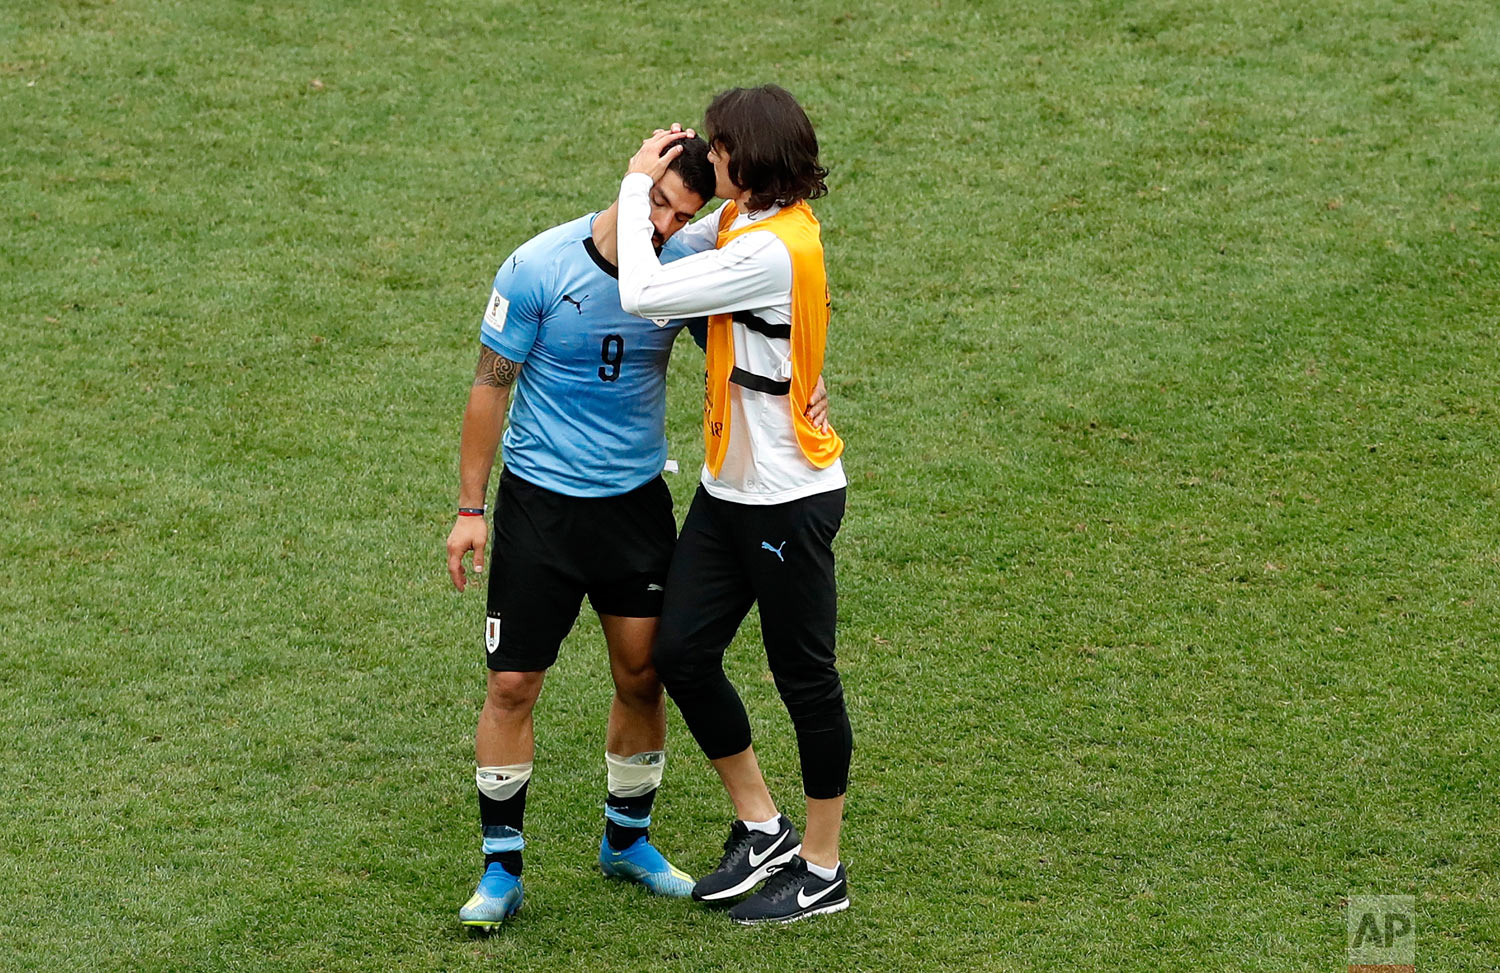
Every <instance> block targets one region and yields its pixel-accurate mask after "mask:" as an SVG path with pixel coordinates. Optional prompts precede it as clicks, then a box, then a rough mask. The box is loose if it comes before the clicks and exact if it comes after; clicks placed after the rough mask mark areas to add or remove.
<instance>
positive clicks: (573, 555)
mask: <svg viewBox="0 0 1500 973" xmlns="http://www.w3.org/2000/svg"><path fill="white" fill-rule="evenodd" d="M495 507H496V512H495V534H494V543H493V544H492V545H491V546H490V565H489V566H490V590H489V601H488V603H487V605H486V608H485V616H486V617H485V625H484V647H485V656H486V661H487V663H488V665H489V667H490V668H491V669H493V670H495V671H496V672H537V671H539V670H542V669H547V668H550V667H551V666H552V664H553V663H554V662H556V661H557V651H558V648H559V646H560V645H561V644H562V640H563V639H564V638H565V637H566V636H567V634H568V632H569V630H570V629H572V627H573V623H574V622H575V621H576V620H577V619H578V610H579V608H580V607H581V606H582V604H583V597H584V595H587V596H588V599H589V604H590V605H592V606H593V608H594V611H596V612H598V613H599V614H601V615H621V616H624V617H627V618H656V617H657V616H659V615H661V605H662V592H663V590H664V587H665V585H666V583H667V567H668V565H670V564H671V562H672V548H673V546H674V545H675V544H676V542H677V521H676V520H675V519H674V518H673V516H672V494H671V491H669V490H668V489H667V484H666V481H664V480H663V479H662V478H661V477H659V476H658V477H656V478H655V479H654V480H651V481H649V482H648V483H646V484H645V485H643V486H640V487H637V488H636V489H634V490H631V491H630V492H629V493H625V494H621V495H619V496H614V497H572V496H568V495H566V494H562V493H555V492H553V491H552V490H547V489H544V488H542V487H539V486H537V485H536V484H534V483H529V482H527V481H526V480H523V479H521V478H520V477H519V476H516V475H515V474H513V473H511V471H510V470H508V469H507V470H503V471H502V472H501V474H500V489H499V491H498V493H497V497H496V500H495Z"/></svg>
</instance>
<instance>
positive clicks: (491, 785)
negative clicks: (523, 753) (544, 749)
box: [474, 764, 531, 801]
mask: <svg viewBox="0 0 1500 973" xmlns="http://www.w3.org/2000/svg"><path fill="white" fill-rule="evenodd" d="M530 779H531V764H510V765H508V766H505V767H478V768H476V769H475V771H474V783H475V784H477V785H479V793H481V794H483V795H484V796H485V797H487V798H489V799H490V800H492V801H508V800H510V799H511V798H512V797H515V796H516V794H517V793H518V792H519V791H520V790H521V788H522V787H524V786H526V782H527V781H528V780H530Z"/></svg>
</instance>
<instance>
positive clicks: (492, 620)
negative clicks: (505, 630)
mask: <svg viewBox="0 0 1500 973" xmlns="http://www.w3.org/2000/svg"><path fill="white" fill-rule="evenodd" d="M499 647H500V619H499V617H498V616H496V615H490V616H488V617H487V618H485V620H484V651H485V652H487V653H489V654H490V655H494V654H495V650H496V649H498V648H499Z"/></svg>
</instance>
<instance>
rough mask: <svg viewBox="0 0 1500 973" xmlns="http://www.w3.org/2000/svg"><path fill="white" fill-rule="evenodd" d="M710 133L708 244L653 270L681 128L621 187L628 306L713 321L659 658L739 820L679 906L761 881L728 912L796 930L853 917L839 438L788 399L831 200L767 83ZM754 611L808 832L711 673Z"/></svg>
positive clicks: (807, 131)
mask: <svg viewBox="0 0 1500 973" xmlns="http://www.w3.org/2000/svg"><path fill="white" fill-rule="evenodd" d="M704 125H705V128H706V129H707V130H708V142H709V145H710V149H711V151H710V154H709V160H710V161H711V162H712V163H713V165H714V171H715V177H716V180H717V186H716V188H715V192H716V193H717V195H719V196H720V197H722V198H724V199H726V200H728V202H726V203H725V204H724V205H723V206H722V207H720V209H719V210H718V211H717V212H716V213H714V214H713V215H712V216H709V217H706V218H705V219H704V220H702V221H700V223H699V224H695V227H694V228H695V229H698V228H699V227H701V226H703V225H704V224H710V221H712V225H713V226H714V227H715V228H716V230H717V235H718V236H717V244H718V247H717V249H715V250H710V251H705V252H703V253H698V254H694V255H692V256H689V257H684V258H683V259H681V260H677V261H673V262H671V263H669V264H663V263H662V262H661V261H660V260H659V259H657V255H656V253H655V252H654V251H653V249H652V247H651V224H650V220H649V210H650V206H649V194H650V192H651V188H652V186H653V184H654V182H655V180H657V179H660V178H662V177H663V176H664V174H665V171H666V167H667V165H668V164H669V163H670V162H671V159H672V157H673V155H674V154H675V153H674V150H673V149H674V148H675V147H670V148H669V147H668V146H671V144H672V143H673V142H674V141H675V140H677V139H680V138H682V137H683V136H684V134H686V133H679V132H658V133H657V134H656V135H653V136H652V137H651V138H649V139H647V140H646V141H645V142H644V143H643V144H642V147H641V150H640V152H639V153H637V155H636V156H635V157H634V158H633V159H632V160H631V163H630V170H629V172H628V173H627V175H626V176H625V178H624V179H623V180H622V182H621V184H620V195H619V229H618V239H617V244H618V252H619V258H620V302H621V305H622V307H624V309H625V310H626V311H627V312H629V313H633V314H638V315H641V316H642V317H648V318H652V319H659V320H665V319H668V318H681V317H691V316H695V315H706V316H708V321H709V323H708V342H707V349H706V350H707V354H708V361H707V390H706V393H705V399H704V417H703V433H704V449H705V458H704V465H703V473H702V476H701V483H700V486H699V488H698V492H697V494H696V496H694V498H693V503H692V507H691V509H690V510H689V511H688V515H687V519H686V521H685V522H684V523H683V526H682V532H681V536H680V538H679V540H678V546H677V550H676V553H675V555H674V556H673V559H672V565H671V568H670V569H669V572H668V576H667V584H666V589H667V590H666V599H665V604H664V605H663V607H662V622H661V629H660V631H659V633H658V636H657V640H656V648H655V651H654V653H653V659H654V661H655V664H656V669H657V672H658V674H659V675H660V677H661V680H662V683H663V684H664V685H665V686H666V689H667V692H668V694H669V695H671V697H672V699H673V701H674V702H675V703H676V704H677V706H678V708H679V709H680V710H681V711H682V715H683V719H684V720H685V721H686V723H687V725H688V728H689V729H690V730H691V731H692V733H693V736H694V738H695V739H696V740H697V741H698V745H699V746H700V747H702V749H703V752H704V754H705V755H706V756H707V757H708V758H709V759H710V761H712V763H713V765H714V769H715V770H716V771H718V773H719V777H720V779H721V780H722V781H723V783H724V787H725V789H726V790H727V791H728V792H729V797H730V799H731V801H732V802H733V804H734V808H735V814H736V818H737V820H736V821H735V822H734V823H733V825H732V826H731V828H730V833H729V839H728V841H726V842H725V845H724V857H723V859H722V860H721V861H720V863H719V866H718V868H716V869H715V870H714V871H712V872H711V873H709V874H708V875H705V876H704V877H703V878H701V879H700V880H699V881H698V882H697V884H696V885H695V886H694V888H693V897H694V898H695V899H698V900H700V901H723V900H727V899H730V898H734V897H736V896H740V895H743V894H744V893H746V892H750V891H751V890H752V889H755V887H756V886H757V885H760V884H761V883H762V882H763V881H764V882H765V884H764V885H763V886H761V888H760V889H759V890H758V891H756V892H755V893H754V894H753V895H751V896H749V897H748V898H746V899H745V900H744V901H742V902H740V903H738V904H737V905H735V906H734V907H733V908H732V909H731V910H730V913H729V914H730V916H731V918H733V919H734V920H735V921H737V922H741V923H747V924H748V923H767V922H792V921H794V920H797V919H801V918H804V917H807V916H811V915H817V914H819V913H825V912H837V911H840V910H842V909H846V908H848V906H849V890H848V880H847V874H846V872H845V869H844V866H843V864H842V863H841V862H840V861H839V830H840V826H841V824H842V821H843V810H844V792H845V790H846V789H847V787H848V781H849V760H850V755H851V753H852V749H853V736H852V733H851V731H850V727H849V717H848V713H847V711H846V709H845V706H844V691H843V686H842V684H841V683H840V680H839V674H838V669H837V668H836V666H835V657H834V629H835V622H836V615H837V610H836V606H837V596H836V588H835V582H834V557H833V549H832V542H833V538H834V535H835V534H837V533H838V529H839V524H840V522H841V521H842V519H843V514H844V496H845V487H846V485H847V480H846V479H845V476H844V470H843V465H842V463H841V461H840V459H839V457H840V454H841V453H842V452H843V447H844V444H843V441H842V440H841V439H839V437H838V436H837V435H836V434H835V433H834V432H833V430H832V429H831V428H829V427H828V426H827V425H826V424H816V423H814V422H813V421H812V420H810V419H809V418H808V417H807V415H806V414H805V413H804V412H803V411H802V410H800V409H795V408H792V407H791V403H799V402H806V401H807V400H808V395H809V393H810V391H811V390H812V388H813V386H814V384H815V383H816V381H817V379H818V376H819V375H820V373H821V372H822V368H823V351H824V346H825V343H826V340H827V332H828V318H829V298H828V283H827V274H826V271H825V269H824V264H823V246H822V241H821V237H820V235H819V227H818V221H817V220H816V219H815V218H814V217H813V213H812V209H811V207H809V206H808V204H807V200H809V199H815V198H817V197H819V196H822V195H823V194H824V193H825V192H827V187H826V185H825V184H824V177H825V176H826V175H827V170H826V169H824V168H823V167H822V166H821V165H819V163H818V141H817V137H816V135H815V134H814V132H813V128H812V124H811V123H810V122H809V121H808V118H807V115H806V113H804V112H803V110H802V108H801V106H800V105H798V104H797V102H796V100H795V99H794V98H793V97H792V96H791V94H789V93H788V92H787V91H785V90H784V89H782V88H779V87H776V86H775V85H765V86H762V87H759V88H749V89H745V88H737V89H733V90H730V91H726V92H724V93H722V94H720V95H719V96H717V97H716V98H715V99H714V100H713V102H712V103H711V104H710V105H709V106H708V110H707V112H706V113H705V115H704ZM664 148H666V152H665V154H663V149H664ZM751 604H758V605H759V608H760V618H761V627H762V632H763V635H764V640H765V649H766V658H767V660H768V662H769V664H770V668H771V674H772V676H773V677H774V679H775V681H776V688H777V690H778V691H779V692H780V694H781V698H782V700H783V702H784V703H785V704H786V707H787V711H788V712H789V713H790V715H791V718H792V724H793V726H794V728H795V730H796V734H797V747H798V752H799V755H800V758H801V765H802V785H803V791H804V793H805V795H806V798H807V830H806V836H805V837H799V836H798V833H797V829H796V828H795V827H794V826H793V824H792V822H791V821H790V820H788V819H787V817H786V816H785V815H782V814H781V813H779V812H778V811H777V809H776V805H775V803H774V802H773V801H772V799H771V795H770V792H769V791H768V790H767V788H766V784H765V780H764V779H763V778H762V776H761V772H760V766H759V764H758V763H757V761H756V758H755V751H754V749H753V748H752V747H751V744H750V723H749V720H748V718H747V716H746V714H745V708H744V705H743V703H742V702H741V701H740V698H739V695H738V694H737V693H736V692H735V690H734V687H733V686H732V685H731V684H730V683H729V681H728V679H727V678H726V677H725V675H724V668H723V658H724V651H725V649H726V648H727V647H728V645H729V643H730V641H731V640H732V639H733V637H734V634H735V631H736V630H737V629H738V628H739V625H740V622H741V621H743V619H744V617H745V615H746V613H747V612H748V611H749V609H750V606H751ZM767 879H769V881H766V880H767Z"/></svg>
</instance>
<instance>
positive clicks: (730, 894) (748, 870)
mask: <svg viewBox="0 0 1500 973" xmlns="http://www.w3.org/2000/svg"><path fill="white" fill-rule="evenodd" d="M777 823H778V824H780V825H781V830H780V831H777V832H776V833H775V834H765V833H763V832H760V831H751V830H750V829H749V828H747V827H745V823H744V822H743V821H736V822H735V823H734V825H733V826H732V827H731V828H730V829H729V840H728V841H726V842H724V857H723V858H720V859H719V867H718V868H715V869H714V870H713V871H711V872H709V873H708V874H707V875H705V876H703V877H702V878H700V879H698V884H697V885H694V886H693V898H695V899H697V900H698V901H699V902H717V901H719V900H721V899H732V898H734V897H735V896H736V895H742V894H744V893H745V892H748V891H750V890H751V889H752V888H754V887H755V886H756V885H757V884H758V883H760V882H763V881H765V880H766V879H767V878H769V877H770V876H771V874H772V873H773V872H775V871H776V870H777V869H778V868H780V867H781V866H783V865H785V864H786V863H787V862H789V861H791V860H792V857H793V856H795V855H796V854H797V852H799V851H801V850H802V836H801V835H800V834H798V833H797V829H796V828H794V827H792V822H790V821H788V820H787V817H786V815H785V814H783V815H782V816H781V817H780V819H779V820H778V822H777Z"/></svg>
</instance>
